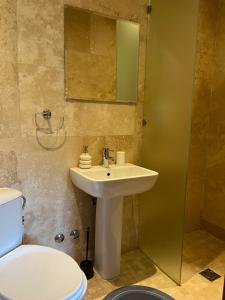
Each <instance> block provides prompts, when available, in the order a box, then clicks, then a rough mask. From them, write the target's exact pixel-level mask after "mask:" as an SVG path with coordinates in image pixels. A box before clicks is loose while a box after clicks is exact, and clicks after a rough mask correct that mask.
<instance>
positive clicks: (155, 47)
mask: <svg viewBox="0 0 225 300" xmlns="http://www.w3.org/2000/svg"><path fill="white" fill-rule="evenodd" d="M152 5H153V11H152V14H151V16H150V23H149V34H148V46H147V67H146V76H147V78H146V97H145V107H144V118H145V119H146V121H147V126H146V127H145V129H144V142H143V166H145V167H147V168H149V169H152V170H155V171H158V172H159V178H158V181H157V183H156V185H155V187H154V188H153V189H152V190H151V191H149V192H147V193H145V194H143V195H141V199H140V247H141V249H142V250H143V251H144V252H145V253H146V254H147V255H148V256H149V257H150V258H151V259H152V260H153V262H154V263H155V264H156V265H158V266H159V268H161V269H162V270H163V271H164V272H165V273H166V274H168V275H169V276H170V277H171V278H172V279H173V280H174V281H176V282H177V283H180V280H181V275H180V273H181V261H182V242H183V222H184V204H185V193H186V175H187V174H186V173H187V162H188V149H189V136H190V123H191V102H192V94H193V79H194V78H193V77H194V62H195V46H196V30H197V15H198V1H196V0H183V1H180V0H173V1H165V0H154V1H152Z"/></svg>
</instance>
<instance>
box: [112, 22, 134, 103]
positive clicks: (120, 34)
mask: <svg viewBox="0 0 225 300" xmlns="http://www.w3.org/2000/svg"><path fill="white" fill-rule="evenodd" d="M116 32H117V97H116V98H117V99H118V100H124V101H131V102H136V101H137V88H138V85H137V82H138V53H139V24H135V23H132V22H128V21H124V20H117V23H116Z"/></svg>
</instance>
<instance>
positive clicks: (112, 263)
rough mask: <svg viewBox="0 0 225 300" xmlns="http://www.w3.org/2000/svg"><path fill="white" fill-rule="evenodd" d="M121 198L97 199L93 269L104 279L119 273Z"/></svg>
mask: <svg viewBox="0 0 225 300" xmlns="http://www.w3.org/2000/svg"><path fill="white" fill-rule="evenodd" d="M122 215H123V197H116V198H98V199H97V210H96V225H95V226H96V228H95V269H96V270H97V271H98V273H99V274H100V275H101V276H102V277H103V278H104V279H111V278H113V277H116V276H117V275H119V273H120V257H121V237H122Z"/></svg>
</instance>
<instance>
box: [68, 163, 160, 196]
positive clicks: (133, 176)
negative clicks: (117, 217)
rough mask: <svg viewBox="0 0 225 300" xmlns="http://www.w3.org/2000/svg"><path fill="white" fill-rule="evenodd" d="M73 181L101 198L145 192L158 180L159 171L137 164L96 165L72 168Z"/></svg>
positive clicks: (85, 190) (87, 191)
mask: <svg viewBox="0 0 225 300" xmlns="http://www.w3.org/2000/svg"><path fill="white" fill-rule="evenodd" d="M70 176H71V179H72V181H73V183H74V184H75V185H76V186H77V187H78V188H79V189H81V190H83V191H84V192H86V193H88V194H90V195H92V196H94V197H100V198H103V197H104V198H112V197H118V196H128V195H134V194H138V193H143V192H145V191H147V190H149V189H150V188H151V187H152V186H153V185H154V184H155V182H156V179H157V176H158V173H157V172H155V171H151V170H148V169H145V168H142V167H139V166H136V165H132V164H125V165H124V166H116V165H112V166H110V168H109V169H108V168H104V167H102V166H95V167H92V168H91V169H80V168H71V169H70Z"/></svg>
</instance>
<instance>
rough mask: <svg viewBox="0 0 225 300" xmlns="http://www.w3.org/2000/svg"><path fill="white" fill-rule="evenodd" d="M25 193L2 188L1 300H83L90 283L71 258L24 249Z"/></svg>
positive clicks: (43, 249) (45, 250)
mask: <svg viewBox="0 0 225 300" xmlns="http://www.w3.org/2000/svg"><path fill="white" fill-rule="evenodd" d="M24 200H25V199H24V198H23V196H22V193H21V192H19V191H17V190H14V189H8V188H0V299H1V300H81V299H84V295H85V293H86V290H87V279H86V277H85V275H84V273H83V272H82V271H81V269H80V268H79V266H78V264H77V263H76V262H75V261H74V260H73V258H72V257H70V256H69V255H67V254H65V253H63V252H61V251H58V250H55V249H52V248H49V247H43V246H36V245H21V244H22V237H23V220H22V218H23V217H22V215H23V208H24V204H25V201H24Z"/></svg>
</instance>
